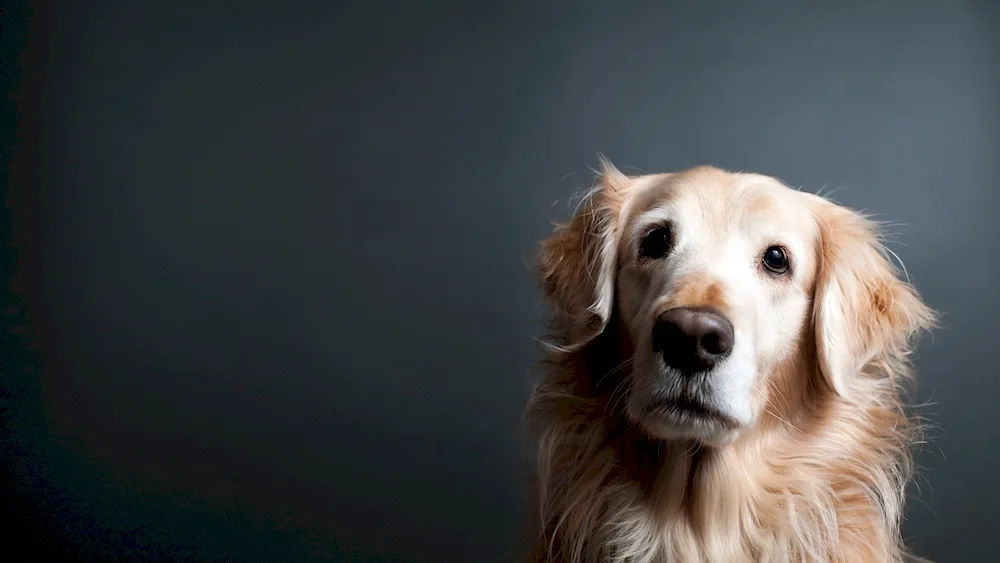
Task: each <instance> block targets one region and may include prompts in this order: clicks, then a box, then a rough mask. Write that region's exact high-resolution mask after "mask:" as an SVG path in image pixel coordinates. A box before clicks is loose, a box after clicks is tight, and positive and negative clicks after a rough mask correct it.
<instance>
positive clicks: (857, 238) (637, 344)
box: [527, 162, 934, 563]
mask: <svg viewBox="0 0 1000 563" xmlns="http://www.w3.org/2000/svg"><path fill="white" fill-rule="evenodd" d="M603 164H604V166H603V170H602V172H601V175H600V179H599V182H598V184H597V186H596V187H595V189H594V190H593V191H592V192H591V193H590V194H588V196H587V197H586V199H585V200H584V201H583V203H582V204H581V206H580V208H579V210H578V212H577V213H576V215H575V216H574V217H573V218H572V220H571V221H570V222H569V223H568V224H565V225H559V226H557V228H556V229H555V232H554V233H553V234H552V235H551V237H550V238H548V239H547V240H546V241H544V243H543V245H542V250H541V253H540V274H541V279H542V283H543V287H544V291H545V295H546V297H547V300H548V304H549V306H550V310H551V313H552V314H551V338H550V339H549V341H548V343H547V359H546V361H545V364H544V365H545V367H546V370H547V376H546V378H545V380H544V381H543V382H542V383H541V384H540V385H539V386H538V387H537V388H536V390H535V392H534V394H533V396H532V398H531V400H530V403H529V405H528V410H527V417H528V420H529V422H530V424H531V428H533V429H534V430H535V431H536V432H537V436H538V439H539V444H538V446H539V457H538V468H537V480H538V482H537V487H538V495H539V501H540V502H539V505H538V516H539V519H540V527H539V534H538V538H537V541H536V543H535V548H534V552H533V555H532V557H531V560H532V561H535V562H538V563H541V562H565V563H584V562H619V563H624V562H635V563H653V562H663V561H678V562H687V561H692V562H695V561H697V562H734V563H735V562H743V561H746V562H751V561H752V562H771V563H779V562H792V561H824V562H826V561H842V562H850V563H857V562H861V561H878V562H882V561H893V562H895V561H901V560H903V559H904V557H905V556H906V551H905V549H904V546H903V544H902V541H901V535H900V522H901V518H902V511H903V503H904V489H905V487H906V485H907V483H908V481H909V478H910V475H911V462H910V457H909V447H910V445H911V443H912V440H913V439H914V438H915V436H916V432H917V430H918V425H917V424H916V423H915V421H914V420H913V419H912V418H911V417H910V416H908V414H907V411H906V410H905V409H904V404H903V397H904V396H905V394H904V390H905V389H904V387H903V386H904V385H906V384H907V383H908V382H909V381H910V380H911V369H910V367H909V364H908V361H907V357H908V355H909V353H910V351H911V348H912V346H913V342H914V339H913V336H914V335H915V334H916V333H918V332H919V331H920V330H921V329H926V328H930V327H931V326H932V324H933V321H934V315H933V313H932V311H931V310H930V309H929V308H928V307H926V306H925V305H924V304H923V303H922V301H921V300H920V298H919V296H918V294H917V293H916V291H915V290H914V289H913V288H912V287H911V286H910V285H908V284H907V283H905V282H903V281H902V280H900V279H899V277H898V275H897V271H896V270H895V269H894V268H893V266H892V263H891V261H890V260H888V258H887V256H886V250H885V249H884V247H883V246H882V245H881V244H880V242H879V236H878V230H877V228H876V225H875V224H873V223H872V222H871V221H870V220H868V219H866V218H865V217H863V216H862V215H860V214H858V213H856V212H854V211H851V210H849V209H846V208H844V207H840V206H838V205H835V204H833V203H831V202H829V201H827V200H825V199H822V198H819V197H817V196H814V195H811V194H806V193H802V192H797V191H795V190H791V189H789V188H786V187H784V186H782V185H780V184H779V183H778V182H777V180H774V179H772V178H768V177H765V176H759V175H752V174H734V173H729V172H724V171H722V170H718V169H715V168H709V167H701V168H697V169H693V170H689V171H685V172H681V173H676V174H660V175H647V176H639V177H633V178H630V177H626V176H624V175H623V174H622V173H621V172H619V171H618V170H616V169H615V168H614V167H613V166H611V165H610V163H607V162H605V163H603ZM670 202H680V203H670ZM685 202H686V203H685ZM670 205H674V207H673V208H671V207H670ZM683 205H686V206H687V207H683ZM666 209H674V210H675V211H677V210H681V209H683V210H684V211H683V213H681V214H680V215H678V216H675V217H672V219H671V220H674V221H679V222H680V223H684V222H685V221H688V223H687V224H688V226H687V227H686V229H687V231H686V234H685V235H684V236H685V237H688V238H687V239H683V240H686V241H688V242H687V243H685V244H690V245H701V246H692V247H691V248H698V249H700V251H699V252H697V253H696V252H693V251H692V252H689V253H687V254H683V253H682V254H679V255H678V257H677V258H676V259H675V261H673V262H670V263H669V265H670V266H669V268H668V267H666V266H664V267H662V268H661V267H660V266H656V267H655V268H657V269H649V268H650V267H648V266H641V267H640V266H636V265H635V257H634V256H633V254H634V253H631V249H632V248H633V247H635V240H636V239H635V238H634V235H635V233H636V232H637V231H636V229H637V228H638V227H637V225H638V224H639V222H641V221H642V220H644V219H643V218H648V217H649V216H656V214H657V213H660V210H666ZM678 213H680V212H679V211H678ZM663 214H664V216H668V215H669V212H668V211H663ZM693 215H698V216H699V217H701V218H700V219H699V222H698V223H697V226H692V225H695V223H691V221H693V219H691V217H692V216H693ZM758 218H766V219H767V220H768V221H770V223H769V224H770V225H772V226H774V228H776V229H780V232H782V233H786V234H788V236H789V237H791V238H792V239H793V240H791V242H790V243H789V244H791V245H792V247H793V249H798V268H799V271H797V272H796V274H795V278H794V279H793V280H790V281H785V282H780V283H784V284H785V285H779V282H773V281H770V280H762V281H754V280H756V278H753V279H752V278H750V277H747V276H751V275H758V274H757V273H752V268H750V267H749V266H748V267H747V268H746V269H745V270H746V271H745V272H744V271H743V270H739V271H737V270H736V269H734V268H736V266H732V265H731V264H729V262H733V261H736V262H739V260H742V258H740V256H739V255H737V254H733V253H729V254H725V253H720V254H718V255H717V256H718V257H719V260H721V261H724V262H727V263H726V264H722V265H721V267H722V268H723V269H718V268H719V267H720V266H719V264H714V263H712V262H711V261H707V262H705V263H704V264H701V265H699V266H698V267H699V268H701V269H697V270H696V269H695V266H694V265H693V264H694V262H693V261H695V260H696V256H699V255H705V254H706V252H710V251H711V250H713V249H715V248H717V247H718V248H721V246H722V245H723V243H722V242H718V243H716V242H713V241H724V240H729V239H727V238H726V236H725V235H729V234H735V235H739V234H740V233H739V232H738V231H739V230H741V229H742V230H746V229H753V228H756V225H757V222H758ZM734 230H735V231H734ZM776 232H777V231H776ZM709 239H711V240H709ZM748 240H749V239H748ZM753 240H756V239H753ZM748 244H749V243H748ZM796 244H797V245H798V246H795V245H796ZM727 248H728V247H727ZM734 248H743V247H742V246H734ZM793 253H794V252H793ZM713 256H716V255H714V254H713ZM752 263H754V261H753V256H749V257H748V262H747V264H752ZM699 264H700V263H699ZM741 264H742V262H741ZM642 268H646V269H642ZM685 268H688V269H690V272H696V271H697V275H696V274H695V273H689V275H681V274H680V273H677V272H681V271H684V272H686V271H687V270H685ZM725 268H729V270H726V269H725ZM728 271H732V276H744V277H741V278H737V277H733V278H732V279H733V280H736V281H734V282H733V283H730V284H729V285H726V284H727V282H726V281H725V280H726V279H727V278H725V276H726V275H729V274H727V273H726V272H728ZM716 272H718V275H716ZM720 280H721V281H720ZM740 280H743V281H740ZM751 281H753V283H750V282H751ZM737 282H739V283H737ZM741 287H742V288H749V289H743V290H742V291H751V293H748V294H746V295H743V296H742V297H740V295H742V294H737V293H736V292H738V291H741V290H740V288H741ZM713 288H714V289H713ZM761 292H765V293H767V295H765V296H760V295H757V294H760V293H761ZM758 297H760V302H761V303H763V304H764V305H762V306H760V307H757V308H752V307H751V308H748V307H744V306H743V305H742V303H743V302H750V301H753V299H756V298H758ZM671 300H672V301H671ZM678 300H680V301H683V303H684V304H688V305H705V304H706V303H707V302H708V301H711V303H710V304H711V305H713V306H715V307H717V308H721V309H722V310H725V311H727V313H728V315H729V316H730V317H731V318H734V319H736V320H737V321H738V322H742V323H745V326H753V327H758V328H757V329H756V330H758V334H756V335H755V336H754V337H753V338H752V339H751V338H749V337H744V340H753V342H754V344H753V346H755V347H756V349H755V350H753V351H751V352H748V354H751V353H755V354H754V355H750V356H747V357H752V358H754V360H753V370H752V372H753V373H755V374H756V375H755V378H754V379H753V387H752V390H751V391H750V392H749V394H748V395H747V398H746V404H747V405H750V406H749V407H748V408H749V409H750V411H748V412H752V416H751V417H750V419H748V420H750V422H748V423H747V424H746V425H744V427H742V428H741V429H740V430H739V431H738V432H736V433H733V434H731V435H729V434H727V435H725V436H722V435H720V436H718V437H717V439H716V436H715V435H714V434H712V435H711V436H712V437H710V438H705V439H701V438H691V437H685V436H684V435H679V436H678V435H672V434H664V433H661V432H657V431H656V429H655V426H650V424H649V423H648V421H645V420H643V419H642V418H641V417H637V416H634V415H633V414H634V412H637V411H634V409H633V410H630V408H631V407H630V405H632V404H636V401H641V400H642V394H643V392H644V391H643V390H644V389H645V387H643V385H644V382H645V381H646V379H648V378H649V377H651V376H650V373H653V371H655V370H653V368H651V367H650V365H652V364H650V360H649V359H648V358H649V357H650V356H651V353H650V352H649V351H648V348H649V345H648V342H646V341H645V340H644V337H643V334H644V330H645V329H644V328H642V327H644V326H646V325H643V324H642V323H643V322H645V321H643V320H642V319H645V318H647V317H648V316H649V315H647V314H646V313H647V312H648V310H649V309H652V308H655V307H662V306H663V303H667V302H677V301H678ZM626 312H627V314H625V313H626ZM775 315H781V316H780V318H772V317H775ZM738 326H742V325H738ZM760 327H764V328H760ZM734 361H735V360H734ZM639 366H645V367H639ZM733 369H736V368H733ZM741 369H742V368H741ZM651 370H652V371H651ZM726 393H730V392H729V391H726ZM733 393H735V392H733ZM730 394H732V393H730ZM733 396H735V395H733ZM727 397H728V395H727ZM734 400H735V399H734ZM740 404H743V403H740Z"/></svg>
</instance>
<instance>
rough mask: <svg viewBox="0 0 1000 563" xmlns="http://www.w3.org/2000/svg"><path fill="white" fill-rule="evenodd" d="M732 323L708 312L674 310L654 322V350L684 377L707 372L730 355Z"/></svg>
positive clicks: (694, 309) (688, 309)
mask: <svg viewBox="0 0 1000 563" xmlns="http://www.w3.org/2000/svg"><path fill="white" fill-rule="evenodd" d="M734 338H735V335H734V334H733V323H731V322H729V319H727V318H726V317H724V316H722V315H721V314H719V313H718V312H716V311H713V310H711V309H704V308H697V307H677V308H674V309H669V310H667V311H665V312H664V313H663V314H661V315H660V318H658V319H656V325H655V326H654V327H653V349H654V350H656V351H657V352H660V353H661V354H663V361H664V362H665V363H666V364H667V365H668V366H670V367H672V368H674V369H677V370H680V371H681V372H683V373H685V374H694V373H698V372H701V371H705V370H709V369H712V368H713V367H715V365H716V364H717V363H719V362H721V361H722V360H723V359H725V358H726V356H728V355H729V353H730V352H732V351H733V340H734Z"/></svg>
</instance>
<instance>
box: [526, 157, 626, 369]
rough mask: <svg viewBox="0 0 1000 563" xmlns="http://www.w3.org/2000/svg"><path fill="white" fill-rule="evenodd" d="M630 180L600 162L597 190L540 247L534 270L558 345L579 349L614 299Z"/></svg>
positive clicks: (600, 329)
mask: <svg viewBox="0 0 1000 563" xmlns="http://www.w3.org/2000/svg"><path fill="white" fill-rule="evenodd" d="M628 187H629V179H628V178H627V177H626V176H625V175H624V174H622V173H621V172H620V171H618V169H617V168H615V167H614V165H612V164H611V163H610V162H608V161H607V160H604V159H602V160H601V172H600V178H599V180H598V183H597V185H596V186H595V188H594V189H593V190H592V191H591V193H590V194H588V195H587V196H586V197H585V198H584V200H583V201H582V202H581V205H580V208H579V210H578V211H577V213H576V215H575V216H574V217H573V218H572V220H571V221H570V222H569V223H568V224H564V225H557V226H556V229H555V231H554V232H553V233H552V235H551V236H549V238H547V239H546V240H545V241H543V242H542V248H541V254H540V257H539V269H540V273H541V278H542V284H543V287H544V291H545V296H546V298H547V299H548V301H549V306H550V307H551V308H552V312H553V317H554V319H553V321H554V323H555V327H554V328H555V329H556V330H557V331H558V332H559V334H560V335H562V336H563V337H564V339H565V340H566V342H563V343H562V344H563V345H564V346H566V347H568V348H571V349H577V348H580V347H582V346H584V345H586V344H587V343H589V342H590V341H591V340H592V339H593V338H595V337H596V336H597V335H599V334H600V333H601V332H603V331H604V328H605V327H606V326H607V324H608V321H609V319H610V317H611V311H612V308H613V306H614V300H615V277H616V270H617V254H618V241H619V234H620V233H619V231H620V226H621V225H620V224H619V220H620V215H621V210H622V205H623V204H624V201H625V195H626V192H627V190H628Z"/></svg>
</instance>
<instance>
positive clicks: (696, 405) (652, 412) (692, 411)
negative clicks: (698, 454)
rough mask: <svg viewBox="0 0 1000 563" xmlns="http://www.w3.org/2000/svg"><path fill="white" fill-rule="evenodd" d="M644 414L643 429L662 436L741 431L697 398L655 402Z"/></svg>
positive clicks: (733, 421)
mask: <svg viewBox="0 0 1000 563" xmlns="http://www.w3.org/2000/svg"><path fill="white" fill-rule="evenodd" d="M644 411H645V412H644V413H643V417H642V419H643V423H644V426H646V427H647V428H648V429H649V430H650V431H652V433H654V434H657V435H661V437H691V438H700V437H703V436H705V435H706V434H712V435H714V434H717V433H720V432H721V433H728V432H731V431H734V430H738V429H739V428H740V424H739V422H738V421H737V420H736V419H734V418H733V417H732V416H731V415H729V414H727V413H726V412H724V411H723V410H722V409H719V408H717V407H715V406H713V405H712V404H711V403H710V402H708V401H706V400H702V399H699V398H696V397H689V396H678V397H670V398H663V399H657V400H655V401H652V402H650V403H648V404H647V406H646V408H645V409H644Z"/></svg>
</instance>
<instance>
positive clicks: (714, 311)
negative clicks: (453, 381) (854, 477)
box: [541, 163, 932, 445]
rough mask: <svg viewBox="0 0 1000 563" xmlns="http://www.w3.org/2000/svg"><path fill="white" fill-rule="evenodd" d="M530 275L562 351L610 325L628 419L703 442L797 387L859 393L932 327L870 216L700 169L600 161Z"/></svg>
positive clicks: (772, 409)
mask: <svg viewBox="0 0 1000 563" xmlns="http://www.w3.org/2000/svg"><path fill="white" fill-rule="evenodd" d="M541 273H542V278H543V282H544V286H545V290H546V294H547V297H548V299H549V302H550V305H551V306H552V308H553V312H554V320H555V327H556V330H557V332H558V333H559V335H561V336H562V337H563V339H564V342H563V343H562V344H563V345H564V346H566V347H567V348H571V349H581V348H585V347H587V346H589V345H590V344H591V343H592V342H593V341H594V340H595V339H597V338H598V337H599V336H601V335H602V334H603V333H605V332H606V331H607V330H608V328H609V325H612V326H613V327H614V328H615V329H618V330H617V331H618V332H619V334H620V338H618V339H617V340H616V347H617V349H618V350H620V351H621V354H620V355H621V356H624V357H621V358H618V360H619V361H622V360H624V361H631V369H630V370H629V371H628V373H629V375H628V380H627V382H628V384H629V385H627V398H626V400H625V405H626V408H625V413H626V414H627V416H628V417H629V418H631V419H632V420H633V421H635V422H638V423H639V424H641V426H642V427H643V428H644V429H645V431H646V432H647V433H649V434H650V435H652V436H655V437H658V438H663V439H674V438H678V439H693V440H696V441H698V442H700V443H703V444H707V445H721V444H725V443H729V442H731V441H733V440H734V439H736V438H737V437H738V436H740V435H741V434H742V433H744V432H746V431H747V430H750V429H753V428H754V427H755V426H757V425H758V424H760V422H761V420H762V418H763V416H764V414H765V413H771V415H773V416H775V417H780V416H785V415H789V414H790V413H789V412H788V411H789V410H790V409H794V408H795V407H796V405H797V404H799V403H800V401H798V400H797V399H796V398H794V397H792V396H793V395H795V394H797V393H809V392H814V393H815V392H818V393H826V394H828V395H829V397H831V398H832V399H833V400H852V396H856V395H857V394H864V393H865V389H866V385H869V384H870V383H871V382H872V381H875V380H877V379H878V378H879V377H884V373H883V371H881V370H880V368H879V366H880V365H882V364H886V363H892V362H900V361H904V360H905V355H906V353H907V351H908V346H909V341H910V336H911V335H912V334H913V333H914V332H916V331H918V330H919V329H920V328H923V327H925V326H928V325H929V324H930V322H931V321H932V313H931V312H930V310H929V309H927V307H926V306H924V304H923V303H922V302H921V301H920V299H919V297H918V296H917V294H916V293H915V291H914V290H913V289H912V288H911V287H910V286H909V285H908V284H906V283H904V282H903V281H901V280H900V279H899V278H898V276H897V272H896V270H895V269H894V268H893V266H892V263H891V262H890V261H889V260H888V259H887V258H886V255H885V253H884V250H883V247H882V246H881V245H880V243H879V240H878V234H877V230H876V228H875V225H874V224H873V223H871V222H870V221H869V220H867V219H866V218H864V217H862V216H861V215H859V214H858V213H856V212H854V211H851V210H849V209H846V208H844V207H841V206H838V205H835V204H833V203H831V202H829V201H827V200H825V199H823V198H820V197H817V196H815V195H812V194H807V193H802V192H798V191H795V190H792V189H790V188H788V187H786V186H784V185H782V184H781V183H780V182H778V181H777V180H775V179H773V178H770V177H766V176H761V175H756V174H742V173H740V174H736V173H729V172H725V171H722V170H719V169H715V168H709V167H701V168H695V169H692V170H687V171H684V172H680V173H675V174H658V175H646V176H639V177H633V178H630V177H626V176H625V175H623V174H622V173H621V172H619V171H618V170H616V169H615V168H614V167H613V166H611V165H610V164H609V163H605V165H604V167H603V170H602V173H601V178H600V181H599V183H598V185H597V187H596V188H595V190H594V192H593V193H592V194H590V195H589V196H588V197H587V199H586V200H585V201H584V204H583V205H582V206H581V210H580V211H579V212H578V213H577V215H576V216H575V217H574V218H573V219H572V221H571V222H570V223H569V224H568V225H564V226H561V227H559V228H557V230H556V231H555V233H554V234H553V235H552V236H551V237H550V238H549V239H547V240H546V241H545V242H544V244H543V248H542V255H541ZM812 374H815V377H814V378H813V375H812ZM591 375H593V374H591ZM596 375H598V376H600V375H601V374H596ZM812 379H815V381H813V380H812ZM810 390H813V391H810ZM816 390H818V391H816ZM838 396H839V398H837V397H838Z"/></svg>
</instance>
